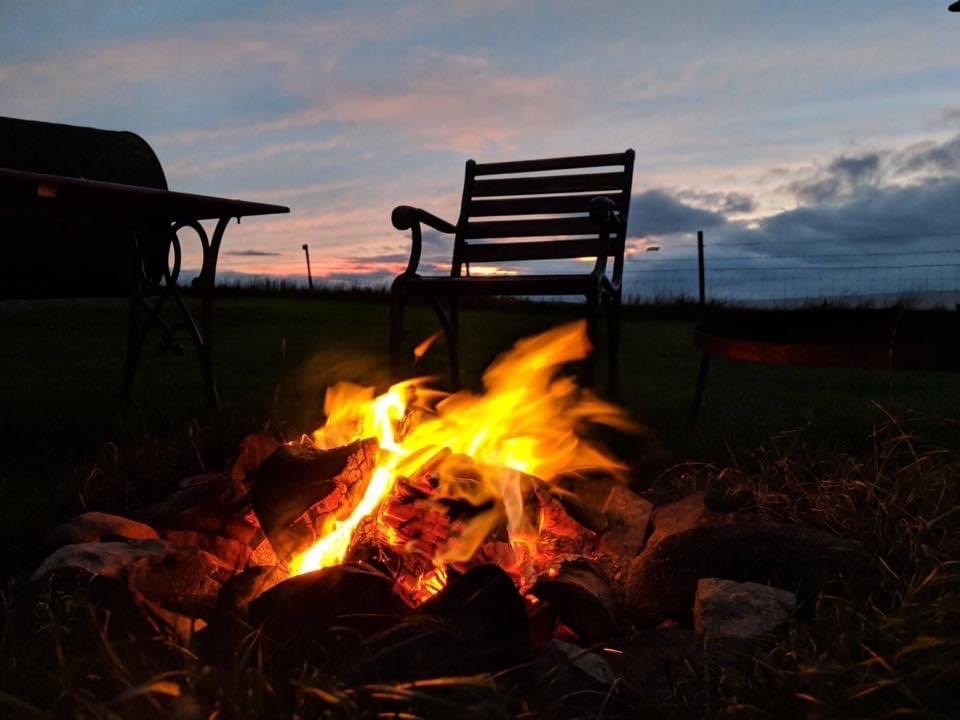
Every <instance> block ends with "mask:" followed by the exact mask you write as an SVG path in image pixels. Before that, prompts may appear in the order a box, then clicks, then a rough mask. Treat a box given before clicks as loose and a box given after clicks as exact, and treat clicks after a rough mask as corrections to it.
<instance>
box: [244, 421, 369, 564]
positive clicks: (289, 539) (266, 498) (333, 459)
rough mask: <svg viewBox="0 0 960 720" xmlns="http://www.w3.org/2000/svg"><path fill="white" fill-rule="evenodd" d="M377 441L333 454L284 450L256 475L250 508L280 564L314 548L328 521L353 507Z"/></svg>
mask: <svg viewBox="0 0 960 720" xmlns="http://www.w3.org/2000/svg"><path fill="white" fill-rule="evenodd" d="M377 449H378V445H377V441H376V440H373V439H367V440H358V441H356V442H353V443H351V444H349V445H345V446H344V447H340V448H336V449H334V450H317V449H315V448H314V447H312V446H311V445H307V444H295V445H284V446H282V447H281V448H280V449H279V450H277V451H276V452H275V453H274V454H273V455H271V456H270V457H269V458H268V459H267V460H266V461H264V463H263V464H262V465H261V466H260V468H259V470H258V471H257V478H256V484H255V485H254V487H253V491H252V498H253V508H254V511H255V512H256V515H257V517H258V518H259V520H260V524H261V527H262V528H263V531H264V533H266V536H267V538H268V539H269V541H270V544H271V546H272V547H273V550H274V552H275V553H276V555H277V557H278V558H279V559H280V560H281V561H284V562H286V561H289V560H290V559H292V558H293V557H294V556H295V555H296V554H298V553H299V552H301V551H303V550H305V549H306V548H308V547H310V546H311V545H313V544H314V543H315V542H316V541H317V540H318V539H319V538H320V537H321V536H322V534H323V532H324V529H325V528H326V527H327V526H328V523H329V521H331V520H335V519H341V518H342V517H343V516H344V515H345V514H348V513H349V511H350V510H351V509H352V508H353V507H354V505H355V504H356V503H357V501H358V500H359V498H360V497H361V496H362V494H363V491H364V490H365V489H366V486H367V484H368V483H369V481H370V476H371V473H372V471H373V468H374V465H375V462H376V455H377Z"/></svg>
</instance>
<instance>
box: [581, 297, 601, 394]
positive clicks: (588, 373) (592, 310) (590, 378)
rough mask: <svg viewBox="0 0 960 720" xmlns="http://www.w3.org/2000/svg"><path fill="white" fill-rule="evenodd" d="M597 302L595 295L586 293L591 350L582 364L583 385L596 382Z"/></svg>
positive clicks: (588, 385) (588, 335) (587, 385)
mask: <svg viewBox="0 0 960 720" xmlns="http://www.w3.org/2000/svg"><path fill="white" fill-rule="evenodd" d="M597 302H598V298H597V296H596V295H587V337H588V338H589V340H590V346H591V348H592V350H591V352H590V355H589V356H588V357H587V360H586V362H585V363H584V366H583V379H582V383H583V385H584V386H585V387H593V386H594V385H595V384H596V375H597V362H596V356H597V353H596V349H597Z"/></svg>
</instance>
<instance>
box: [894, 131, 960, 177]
mask: <svg viewBox="0 0 960 720" xmlns="http://www.w3.org/2000/svg"><path fill="white" fill-rule="evenodd" d="M894 162H895V163H896V165H897V171H898V172H899V173H901V174H905V173H915V172H931V173H938V174H949V175H955V174H958V173H960V134H958V135H956V136H954V137H953V138H951V139H949V140H947V141H946V142H942V143H936V142H928V143H918V144H916V145H913V146H911V147H909V148H907V149H905V150H904V151H903V152H901V153H897V154H896V155H895V156H894Z"/></svg>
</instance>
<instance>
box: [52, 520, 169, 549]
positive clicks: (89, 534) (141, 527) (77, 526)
mask: <svg viewBox="0 0 960 720" xmlns="http://www.w3.org/2000/svg"><path fill="white" fill-rule="evenodd" d="M159 539H160V536H159V535H157V531H156V530H154V529H153V528H152V527H150V526H149V525H145V524H144V523H141V522H137V521H136V520H129V519H127V518H125V517H120V516H119V515H109V514H107V513H101V512H88V513H83V514H82V515H77V516H76V517H75V518H73V519H71V520H70V521H68V522H66V523H64V524H63V525H61V526H60V527H58V528H57V529H56V530H54V531H53V533H52V534H51V536H50V539H49V541H48V545H49V547H50V548H51V549H54V548H58V547H61V546H63V545H73V544H76V543H92V542H112V541H115V540H119V541H122V540H159Z"/></svg>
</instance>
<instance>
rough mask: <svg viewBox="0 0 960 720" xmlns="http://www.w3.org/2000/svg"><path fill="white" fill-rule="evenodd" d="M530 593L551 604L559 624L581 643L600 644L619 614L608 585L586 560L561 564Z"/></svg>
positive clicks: (597, 570)
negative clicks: (570, 631)
mask: <svg viewBox="0 0 960 720" xmlns="http://www.w3.org/2000/svg"><path fill="white" fill-rule="evenodd" d="M530 594H531V595H534V596H535V597H536V598H538V599H539V600H541V601H543V602H547V603H550V604H551V605H553V606H554V607H555V608H556V610H557V616H558V618H559V620H560V622H562V623H563V624H564V625H566V626H568V627H569V628H570V629H572V630H573V631H574V632H576V633H577V636H578V637H579V638H580V639H581V640H582V641H583V642H585V643H588V644H592V643H596V642H601V641H603V640H605V639H606V638H608V637H610V635H612V634H613V631H614V630H615V629H616V626H617V620H618V614H619V612H618V607H617V601H616V598H615V597H614V594H613V591H612V590H611V588H610V583H609V581H608V579H607V577H606V575H605V574H604V573H603V571H602V570H600V568H598V567H596V566H595V565H593V564H592V563H590V562H588V561H587V560H572V561H567V562H564V563H561V564H560V565H559V566H558V567H557V568H556V569H555V571H554V572H550V573H548V574H546V575H544V576H542V577H541V578H540V579H539V580H537V582H536V584H535V585H534V586H533V588H531V590H530Z"/></svg>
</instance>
